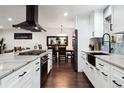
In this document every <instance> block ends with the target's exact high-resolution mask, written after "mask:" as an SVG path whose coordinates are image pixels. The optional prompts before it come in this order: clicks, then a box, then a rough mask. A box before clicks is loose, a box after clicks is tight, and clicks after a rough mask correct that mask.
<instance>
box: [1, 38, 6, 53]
mask: <svg viewBox="0 0 124 93" xmlns="http://www.w3.org/2000/svg"><path fill="white" fill-rule="evenodd" d="M5 48H6V44H5V43H4V38H1V40H0V54H2V53H3V52H4V50H5Z"/></svg>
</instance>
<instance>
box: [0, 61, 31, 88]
mask: <svg viewBox="0 0 124 93" xmlns="http://www.w3.org/2000/svg"><path fill="white" fill-rule="evenodd" d="M31 66H32V63H29V64H27V65H26V66H24V67H22V68H20V69H19V70H17V71H15V72H13V73H12V74H10V75H8V76H7V77H5V78H3V79H2V81H1V83H2V87H10V88H11V87H12V88H13V87H21V84H22V83H24V82H22V81H23V80H25V81H26V80H28V79H29V78H30V77H31V75H32V74H31ZM25 77H26V78H25Z"/></svg>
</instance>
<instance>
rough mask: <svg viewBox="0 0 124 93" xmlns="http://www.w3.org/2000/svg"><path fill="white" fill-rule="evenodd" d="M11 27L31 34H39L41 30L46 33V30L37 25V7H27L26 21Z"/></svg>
mask: <svg viewBox="0 0 124 93" xmlns="http://www.w3.org/2000/svg"><path fill="white" fill-rule="evenodd" d="M12 26H13V27H16V28H21V29H26V30H30V31H32V32H41V31H42V30H43V31H45V32H46V30H45V29H44V28H42V27H41V26H40V25H39V24H38V5H27V6H26V21H24V22H21V23H19V24H15V25H12Z"/></svg>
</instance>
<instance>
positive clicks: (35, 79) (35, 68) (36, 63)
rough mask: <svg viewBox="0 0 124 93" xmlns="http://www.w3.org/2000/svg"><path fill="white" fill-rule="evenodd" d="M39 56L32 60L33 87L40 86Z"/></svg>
mask: <svg viewBox="0 0 124 93" xmlns="http://www.w3.org/2000/svg"><path fill="white" fill-rule="evenodd" d="M40 83H41V81H40V58H39V59H37V60H35V61H34V62H33V88H40Z"/></svg>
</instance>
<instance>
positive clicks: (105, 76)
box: [95, 58, 110, 88]
mask: <svg viewBox="0 0 124 93" xmlns="http://www.w3.org/2000/svg"><path fill="white" fill-rule="evenodd" d="M95 75H96V76H95V78H96V87H100V88H109V87H110V64H107V63H105V62H103V61H101V60H99V59H97V58H96V74H95ZM97 79H99V80H98V82H97Z"/></svg>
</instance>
